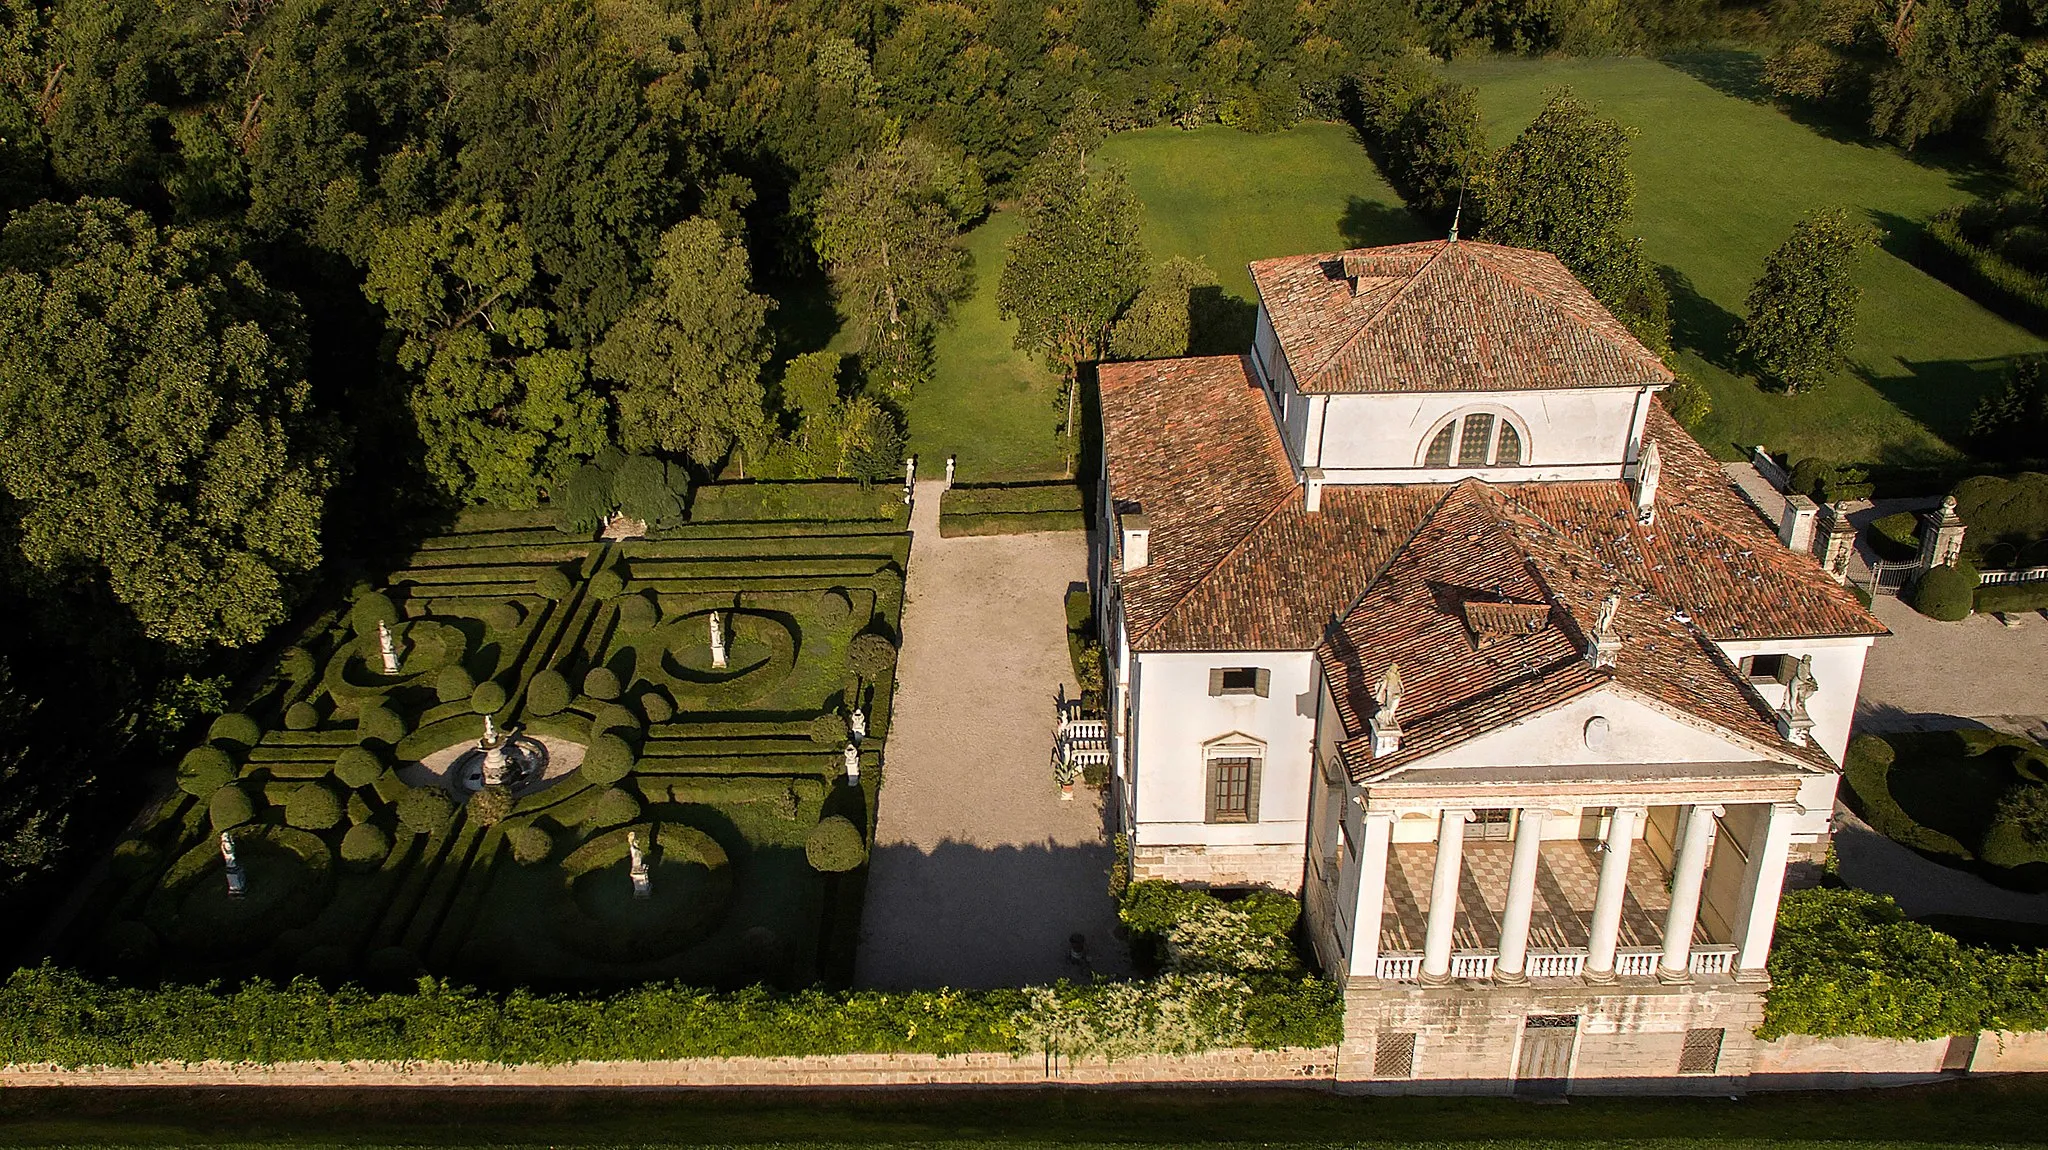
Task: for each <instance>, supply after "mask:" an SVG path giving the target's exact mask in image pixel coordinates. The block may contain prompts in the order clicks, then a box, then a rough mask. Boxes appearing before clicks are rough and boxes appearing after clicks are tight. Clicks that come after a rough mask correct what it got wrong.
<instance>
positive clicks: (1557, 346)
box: [1251, 240, 1672, 393]
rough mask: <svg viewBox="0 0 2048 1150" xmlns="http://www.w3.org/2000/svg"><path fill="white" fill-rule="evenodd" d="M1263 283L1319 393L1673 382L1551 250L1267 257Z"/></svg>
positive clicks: (1290, 354) (1300, 376) (1255, 277)
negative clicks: (1551, 253)
mask: <svg viewBox="0 0 2048 1150" xmlns="http://www.w3.org/2000/svg"><path fill="white" fill-rule="evenodd" d="M1251 274H1252V282H1253V283H1254V284H1256V285H1257V286H1258V289H1259V298H1260V299H1261V300H1262V301H1263V302H1264V304H1265V306H1266V312H1267V314H1268V315H1269V316H1270V317H1271V318H1272V321H1273V330H1274V333H1275V334H1276V335H1278V336H1279V339H1280V346H1281V348H1282V350H1283V352H1284V353H1285V355H1286V356H1287V362H1288V366H1289V367H1290V368H1291V369H1292V370H1293V372H1294V377H1295V383H1296V386H1298V387H1299V388H1300V389H1301V390H1302V391H1304V392H1308V393H1318V392H1415V391H1524V390H1532V389H1540V388H1579V387H1640V386H1642V385H1643V384H1645V383H1659V382H1669V381H1670V380H1671V379H1672V375H1671V371H1670V369H1669V368H1667V367H1665V366H1664V362H1663V361H1662V360H1661V359H1659V358H1657V356H1656V354H1655V353H1653V352H1651V351H1650V350H1649V349H1648V348H1646V347H1644V346H1643V345H1642V343H1641V342H1640V341H1638V340H1637V339H1636V338H1635V336H1634V335H1632V334H1630V333H1629V330H1628V328H1627V327H1625V326H1623V324H1622V323H1621V322H1620V321H1619V320H1616V319H1615V318H1614V317H1613V316H1612V315H1610V314H1608V311H1607V309H1606V308H1604V307H1602V306H1601V305H1600V303H1599V301H1598V300H1595V299H1594V298H1593V296H1592V294H1591V293H1590V292H1588V291H1587V290H1586V289H1585V287H1584V286H1583V285H1581V284H1580V283H1579V281H1578V280H1577V279H1576V278H1575V277H1574V276H1573V275H1572V274H1571V273H1570V272H1569V271H1567V270H1565V267H1564V265H1563V264H1561V263H1559V262H1558V261H1557V257H1555V256H1552V255H1550V254H1549V253H1547V252H1534V251H1526V250H1523V249H1520V248H1506V247H1500V246H1497V245H1494V244H1482V243H1477V242H1475V241H1471V240H1461V241H1458V242H1456V243H1451V242H1449V241H1446V240H1435V241H1431V242H1427V243H1415V244H1400V245H1397V246H1394V247H1382V248H1361V249H1358V250H1354V251H1348V252H1331V253H1324V254H1321V255H1309V256H1287V257H1283V258H1280V259H1271V260H1259V261H1257V262H1255V263H1253V264H1252V265H1251ZM1354 283H1355V284H1356V289H1355V290H1354V287H1353V285H1354Z"/></svg>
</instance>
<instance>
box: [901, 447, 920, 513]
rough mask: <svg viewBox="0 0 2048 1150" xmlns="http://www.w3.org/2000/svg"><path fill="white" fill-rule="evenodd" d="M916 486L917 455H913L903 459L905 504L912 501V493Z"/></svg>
mask: <svg viewBox="0 0 2048 1150" xmlns="http://www.w3.org/2000/svg"><path fill="white" fill-rule="evenodd" d="M916 486H917V456H915V455H912V456H909V457H907V458H905V459H904V460H903V502H904V503H905V504H908V503H909V502H910V493H911V492H912V491H913V490H914V489H915V488H916Z"/></svg>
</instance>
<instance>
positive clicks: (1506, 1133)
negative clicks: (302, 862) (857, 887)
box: [0, 1075, 2048, 1150]
mask: <svg viewBox="0 0 2048 1150" xmlns="http://www.w3.org/2000/svg"><path fill="white" fill-rule="evenodd" d="M2037 1077H2038V1076H2027V1075H2022V1076H2018V1077H2013V1078H2004V1079H1977V1080H1964V1081H1956V1082H1947V1083H1941V1084H1938V1085H1933V1086H1921V1087H1910V1088H1903V1089H1894V1090H1881V1091H1866V1092H1860V1093H1843V1092H1822V1093H1816V1094H1753V1095H1750V1096H1748V1097H1746V1098H1741V1099H1733V1098H1726V1097H1713V1098H1691V1099H1653V1098H1639V1099H1617V1098H1591V1097H1581V1096H1575V1097H1573V1098H1572V1100H1571V1104H1570V1105H1568V1106H1532V1105H1530V1104H1529V1103H1527V1102H1520V1101H1513V1100H1509V1099H1504V1098H1340V1097H1335V1096H1333V1095H1330V1094H1327V1093H1323V1092H1321V1091H1312V1090H1288V1089H1270V1088H1269V1089H1264V1090H1256V1089H1254V1090H1243V1089H1239V1090H1229V1089H1222V1090H1154V1091H1147V1090H1137V1091H1097V1090H1068V1091H1031V1090H1024V1091H968V1092H961V1093H951V1092H923V1093H919V1092H910V1091H877V1092H867V1093H859V1094H856V1093H853V1092H849V1091H837V1092H829V1093H812V1094H798V1093H789V1092H785V1093H782V1094H762V1093H756V1094H744V1093H743V1094H727V1095H718V1094H682V1093H669V1092H664V1091H618V1090H586V1091H571V1090H554V1091H516V1090H479V1089H475V1088H471V1089H468V1090H459V1089H458V1090H449V1089H435V1088H426V1087H420V1088H413V1089H407V1090H384V1091H376V1090H364V1089H356V1088H350V1087H347V1086H330V1087H320V1088H315V1089H301V1090H272V1091H266V1090H262V1089H258V1088H243V1089H237V1090H128V1091H113V1090H88V1091H73V1092H66V1091H58V1090H27V1089H22V1090H8V1091H6V1092H5V1093H4V1094H0V1145H6V1146H55V1145H66V1146H80V1147H85V1146H358V1147H361V1146H386V1145H389V1146H447V1147H455V1146H549V1145H552V1146H745V1145H773V1146H780V1147H789V1148H794V1147H814V1146H815V1147H826V1146H849V1147H851V1146H863V1147H894V1146H906V1147H907V1146H918V1147H923V1148H928V1150H937V1148H939V1147H961V1148H963V1150H964V1148H969V1147H991V1146H1000V1147H1005V1148H1014V1150H1023V1148H1025V1147H1041V1146H1042V1147H1054V1146H1059V1147H1088V1146H1104V1147H1112V1146H1113V1147H1121V1148H1122V1150H1153V1148H1155V1147H1157V1148H1159V1150H1166V1148H1167V1147H1184V1146H1201V1147H1207V1148H1212V1150H1223V1148H1225V1147H1237V1146H1244V1147H1253V1146H1261V1147H1285V1148H1291V1147H1302V1148H1303V1150H1307V1148H1308V1147H1311V1146H1313V1147H1341V1146H1360V1147H1367V1146H1386V1147H1392V1146H1408V1147H1421V1146H1430V1147H1446V1148H1450V1147H1462V1148H1466V1150H1549V1148H1552V1147H1559V1148H1571V1150H1624V1148H1627V1150H1637V1148H1640V1150H1722V1148H1724V1147H1725V1148H1728V1150H1737V1148H1742V1150H1893V1148H1897V1150H1906V1148H1908V1147H1912V1148H1916V1150H1937V1148H1941V1147H1956V1148H1957V1150H1961V1148H1964V1147H1969V1148H1971V1150H1975V1148H1976V1147H1991V1146H2016V1145H2029V1144H2033V1145H2038V1144H2039V1143H2040V1141H2041V1131H2042V1130H2043V1129H2044V1128H2048V1125H2044V1123H2048V1087H2044V1084H2042V1083H2040V1082H2037V1081H2034V1080H2033V1079H2034V1078H2037Z"/></svg>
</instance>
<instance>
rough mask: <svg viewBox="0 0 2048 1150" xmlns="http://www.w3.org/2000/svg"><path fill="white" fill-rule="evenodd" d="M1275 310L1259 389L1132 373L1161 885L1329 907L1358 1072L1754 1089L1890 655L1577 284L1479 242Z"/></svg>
mask: <svg viewBox="0 0 2048 1150" xmlns="http://www.w3.org/2000/svg"><path fill="white" fill-rule="evenodd" d="M1251 274H1252V280H1253V282H1254V284H1255V285H1256V287H1257V289H1258V294H1259V300H1260V303H1259V311H1258V326H1257V329H1256V335H1255V338H1254V343H1253V346H1252V347H1251V348H1250V349H1249V352H1248V354H1246V355H1242V356H1226V357H1208V358H1189V359H1177V360H1156V361H1147V362H1135V363H1117V364H1107V365H1104V366H1103V367H1102V369H1101V377H1100V378H1101V403H1102V424H1103V440H1104V467H1103V477H1102V483H1101V498H1102V500H1103V518H1102V522H1104V523H1105V524H1106V525H1107V530H1106V532H1105V534H1106V545H1105V546H1104V547H1103V548H1102V549H1101V550H1102V554H1101V555H1100V557H1099V569H1098V571H1097V572H1096V578H1097V582H1098V588H1099V591H1100V594H1099V595H1098V596H1097V600H1098V602H1099V603H1100V605H1101V606H1100V610H1101V611H1102V618H1101V620H1100V623H1101V625H1102V628H1103V634H1104V635H1105V636H1107V644H1106V645H1107V646H1108V647H1109V649H1110V656H1111V660H1112V668H1111V679H1112V692H1111V694H1112V698H1111V699H1110V701H1109V711H1110V715H1111V720H1110V731H1109V735H1110V747H1111V762H1112V768H1113V782H1112V792H1113V794H1114V796H1115V801H1116V807H1117V810H1118V817H1119V819H1120V821H1121V829H1122V830H1123V831H1124V832H1125V833H1126V834H1127V835H1128V836H1129V840H1130V843H1131V852H1132V869H1133V873H1134V875H1135V876H1137V877H1151V878H1164V879H1170V880H1173V881H1177V882H1187V883H1199V884H1204V885H1209V886H1215V887H1244V886H1268V887H1274V888H1279V889H1284V890H1289V891H1299V892H1300V893H1301V894H1302V896H1303V900H1304V904H1305V908H1306V911H1305V914H1306V922H1307V927H1308V932H1309V936H1310V938H1311V940H1312V942H1313V945H1314V948H1315V953H1316V956H1317V959H1318V961H1319V963H1320V964H1321V966H1322V968H1323V970H1324V972H1325V973H1326V974H1327V975H1328V976H1330V977H1331V978H1334V979H1337V980H1339V981H1340V982H1342V983H1343V985H1344V986H1345V990H1346V1000H1347V1001H1346V1030H1347V1033H1346V1037H1345V1042H1344V1046H1343V1052H1342V1055H1341V1057H1342V1059H1343V1060H1344V1061H1345V1062H1347V1063H1348V1064H1349V1066H1350V1069H1349V1070H1348V1071H1340V1077H1359V1078H1370V1079H1371V1080H1372V1085H1373V1086H1374V1088H1382V1089H1388V1090H1419V1089H1431V1088H1438V1089H1459V1090H1470V1089H1473V1084H1474V1083H1475V1082H1478V1083H1482V1084H1486V1083H1491V1084H1496V1085H1497V1087H1498V1088H1499V1089H1502V1090H1508V1089H1514V1090H1520V1091H1537V1092H1541V1091H1554V1090H1559V1089H1562V1088H1564V1086H1565V1085H1566V1084H1567V1083H1571V1084H1572V1088H1573V1089H1586V1088H1594V1089H1598V1088H1601V1087H1602V1084H1603V1083H1604V1084H1605V1088H1608V1089H1626V1088H1628V1085H1627V1084H1628V1083H1629V1082H1630V1081H1631V1080H1633V1081H1635V1082H1637V1083H1641V1082H1642V1081H1643V1080H1645V1079H1657V1080H1660V1081H1659V1088H1660V1089H1669V1088H1671V1086H1672V1085H1673V1083H1672V1082H1671V1078H1672V1077H1673V1076H1679V1075H1686V1076H1696V1077H1697V1080H1698V1081H1699V1083H1700V1086H1701V1088H1703V1089H1707V1088H1719V1087H1725V1086H1726V1085H1727V1084H1728V1083H1729V1082H1730V1081H1731V1080H1735V1079H1739V1078H1741V1077H1742V1076H1744V1075H1746V1074H1747V1073H1748V1070H1749V1065H1750V1060H1751V1058H1752V1057H1753V1053H1754V1042H1755V1040H1754V1039H1753V1038H1752V1037H1751V1031H1752V1029H1753V1028H1754V1027H1755V1026H1756V1025H1757V1022H1758V1021H1759V1019H1760V1017H1761V1012H1762V992H1763V990H1764V988H1765V987H1766V986H1767V985H1768V979H1767V976H1766V974H1765V963H1766V960H1767V959H1768V957H1769V953H1770V946H1771V930H1772V924H1773V922H1774V920H1775V917H1776V912H1777V906H1778V899H1779V894H1780V891H1781V888H1782V886H1783V883H1784V881H1785V876H1786V872H1787V869H1788V867H1791V866H1796V865H1799V864H1802V863H1816V862H1818V861H1819V859H1820V858H1821V856H1822V855H1823V854H1824V852H1825V850H1826V844H1827V840H1828V833H1829V831H1828V826H1829V817H1830V813H1831V811H1832V809H1833V805H1834V796H1835V788H1836V784H1837V781H1838V779H1839V770H1840V767H1839V764H1840V763H1841V761H1842V757H1843V754H1844V751H1845V748H1846V746H1847V743H1848V739H1849V725H1850V720H1851V716H1852V713H1853V710H1854V706H1855V701H1856V696H1857V690H1858V686H1859V683H1860V681H1861V678H1862V674H1863V661H1864V656H1865V654H1866V653H1867V651H1868V649H1869V647H1870V645H1871V643H1873V642H1874V641H1875V639H1876V638H1877V637H1878V636H1881V635H1883V634H1885V633H1886V631H1885V628H1884V626H1883V625H1882V624H1880V623H1879V622H1878V621H1877V620H1876V619H1875V618H1874V617H1873V616H1872V615H1871V614H1870V613H1869V612H1868V611H1866V610H1865V609H1864V608H1863V606H1862V605H1861V604H1860V603H1859V601H1858V600H1857V598H1856V597H1855V595H1854V594H1852V593H1851V592H1850V591H1849V590H1848V589H1847V588H1846V587H1845V586H1843V585H1842V584H1841V583H1840V582H1839V581H1838V579H1837V578H1836V577H1834V576H1831V575H1830V573H1829V572H1828V571H1827V570H1825V569H1824V568H1823V567H1822V565H1821V564H1820V563H1818V562H1816V561H1815V559H1814V557H1813V555H1811V554H1809V553H1808V551H1809V550H1810V548H1808V546H1807V545H1806V542H1805V540H1804V539H1803V538H1794V540H1793V541H1794V542H1795V543H1797V544H1798V546H1788V545H1787V543H1786V542H1781V538H1784V537H1785V534H1784V533H1781V532H1780V531H1779V530H1777V529H1775V526H1774V525H1773V524H1770V523H1768V522H1766V521H1765V520H1764V518H1763V517H1762V516H1761V514H1760V513H1759V512H1757V511H1756V510H1754V509H1753V508H1752V507H1751V506H1750V505H1749V504H1748V503H1747V502H1745V501H1744V500H1743V498H1742V496H1741V495H1740V494H1739V493H1738V491H1737V490H1736V488H1735V487H1734V485H1733V484H1732V483H1731V482H1730V480H1729V479H1728V477H1727V476H1726V474H1725V473H1724V471H1723V470H1722V468H1721V466H1720V465H1719V464H1718V463H1716V462H1715V460H1714V459H1713V458H1711V457H1710V456H1709V455H1708V453H1707V452H1706V451H1705V450H1704V449H1702V448H1701V447H1700V445H1699V444H1698V443H1696V442H1695V441H1694V440H1693V439H1692V438H1691V437H1690V436H1688V435H1687V434H1686V432H1685V430H1684V429H1683V428H1681V427H1680V426H1679V425H1678V423H1677V422H1676V421H1675V420H1674V419H1672V418H1671V416H1670V415H1669V414H1668V413H1667V412H1666V411H1665V409H1664V408H1663V406H1662V405H1661V404H1660V403H1659V401H1658V399H1657V393H1658V391H1659V390H1661V389H1663V388H1665V387H1667V386H1668V385H1670V384H1671V383H1672V382H1673V377H1672V374H1671V372H1670V370H1669V369H1668V368H1666V367H1665V365H1664V363H1663V362H1662V361H1661V360H1660V359H1659V358H1658V357H1657V356H1656V355H1655V354H1654V353H1652V352H1651V351H1650V350H1648V349H1647V348H1645V347H1644V346H1643V345H1642V344H1641V343H1640V342H1638V341H1637V340H1636V338H1635V337H1634V336H1633V335H1631V334H1630V332H1629V331H1628V329H1627V328H1626V327H1624V326H1623V325H1622V324H1621V323H1620V322H1618V321H1617V320H1616V319H1615V318H1614V317H1613V316H1612V315H1610V314H1609V313H1608V312H1607V311H1606V309H1604V308H1603V307H1602V306H1601V305H1600V304H1599V303H1598V302H1597V301H1595V299H1594V298H1593V296H1592V295H1591V294H1590V293H1589V292H1588V291H1587V290H1586V289H1585V288H1584V287H1583V286H1582V285H1581V284H1580V283H1579V282H1578V281H1577V280H1576V279H1575V278H1573V276H1572V275H1571V274H1570V273H1569V272H1568V271H1566V270H1565V268H1564V267H1563V265H1561V264H1560V263H1559V262H1558V261H1557V260H1556V259H1555V258H1554V257H1552V256H1550V255H1548V254H1545V253H1541V252H1534V251H1523V250H1519V249H1513V248H1504V247H1498V246H1494V245H1489V244H1482V243H1475V242H1471V241H1460V240H1458V239H1457V238H1456V237H1455V234H1454V235H1453V237H1452V238H1451V239H1450V240H1447V241H1436V242H1429V243H1416V244H1405V245H1401V246H1397V247H1384V248H1371V249H1365V250H1359V251H1349V252H1342V253H1334V254H1323V255H1309V256H1297V257H1289V258H1283V259H1273V260H1264V261H1260V262H1258V263H1254V264H1253V265H1251ZM1809 534H1810V530H1809ZM1482 1088H1483V1087H1482Z"/></svg>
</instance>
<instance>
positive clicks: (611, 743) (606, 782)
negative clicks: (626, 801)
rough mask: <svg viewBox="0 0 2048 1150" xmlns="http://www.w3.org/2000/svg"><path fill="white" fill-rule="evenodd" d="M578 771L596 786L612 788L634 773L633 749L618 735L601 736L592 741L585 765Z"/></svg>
mask: <svg viewBox="0 0 2048 1150" xmlns="http://www.w3.org/2000/svg"><path fill="white" fill-rule="evenodd" d="M576 769H577V770H578V771H580V772H581V773H582V775H583V777H584V779H586V780H587V781H589V782H590V783H592V784H594V785H596V786H600V787H608V786H611V785H612V784H613V783H616V782H618V781H619V780H621V779H623V778H625V777H626V776H627V775H629V774H631V773H632V772H633V748H631V747H629V746H627V745H626V740H624V739H622V738H620V737H618V736H617V735H613V734H603V735H599V736H597V737H596V738H594V739H592V740H590V749H589V750H588V751H586V752H584V754H583V765H582V766H580V767H578V768H576Z"/></svg>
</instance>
